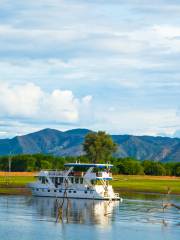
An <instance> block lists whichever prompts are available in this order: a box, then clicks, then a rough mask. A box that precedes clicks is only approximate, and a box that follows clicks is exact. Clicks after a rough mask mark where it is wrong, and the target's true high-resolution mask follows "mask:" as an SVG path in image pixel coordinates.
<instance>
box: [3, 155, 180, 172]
mask: <svg viewBox="0 0 180 240" xmlns="http://www.w3.org/2000/svg"><path fill="white" fill-rule="evenodd" d="M76 161H77V162H79V161H80V162H82V163H85V162H89V161H88V159H87V158H86V157H85V156H80V157H54V156H51V155H44V154H33V155H27V154H26V155H16V156H10V157H9V156H3V157H0V171H8V170H9V162H10V165H11V171H14V172H23V171H39V170H41V169H63V168H64V163H67V162H76ZM110 162H111V163H112V164H113V165H114V167H113V169H112V172H113V173H115V174H127V175H144V174H146V175H156V176H165V175H167V176H180V162H178V163H173V162H172V163H160V162H154V161H148V160H145V161H138V160H136V159H133V158H112V159H111V161H110Z"/></svg>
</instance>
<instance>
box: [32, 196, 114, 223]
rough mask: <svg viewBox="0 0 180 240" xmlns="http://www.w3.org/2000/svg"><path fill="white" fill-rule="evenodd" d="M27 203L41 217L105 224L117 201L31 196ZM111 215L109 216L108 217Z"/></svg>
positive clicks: (112, 216) (68, 221) (112, 215)
mask: <svg viewBox="0 0 180 240" xmlns="http://www.w3.org/2000/svg"><path fill="white" fill-rule="evenodd" d="M29 204H30V205H31V206H32V207H33V208H34V209H36V211H37V213H38V214H39V215H40V216H41V217H42V218H46V219H47V218H51V220H52V219H53V220H54V221H56V222H58V221H59V222H60V221H62V222H67V223H79V224H88V225H89V224H100V225H102V226H107V225H108V224H109V221H110V219H112V218H114V217H115V212H116V210H117V208H118V206H119V202H118V201H97V200H85V199H82V200H80V199H64V200H62V199H55V198H46V197H43V198H42V197H33V198H32V199H31V201H30V202H29ZM109 216H111V218H109Z"/></svg>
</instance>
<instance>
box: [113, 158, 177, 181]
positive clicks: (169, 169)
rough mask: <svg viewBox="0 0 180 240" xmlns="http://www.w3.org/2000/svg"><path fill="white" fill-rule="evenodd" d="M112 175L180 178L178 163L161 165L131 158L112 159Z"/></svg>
mask: <svg viewBox="0 0 180 240" xmlns="http://www.w3.org/2000/svg"><path fill="white" fill-rule="evenodd" d="M111 162H112V163H113V164H114V167H113V173H117V174H125V175H151V176H177V177H178V176H180V162H178V163H173V162H172V163H161V162H154V161H148V160H145V161H138V160H136V159H133V158H118V159H116V158H114V159H112V161H111Z"/></svg>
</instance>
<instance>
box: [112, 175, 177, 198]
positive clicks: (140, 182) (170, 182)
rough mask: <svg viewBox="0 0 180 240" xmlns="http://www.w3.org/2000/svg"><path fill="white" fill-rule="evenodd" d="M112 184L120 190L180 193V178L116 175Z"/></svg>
mask: <svg viewBox="0 0 180 240" xmlns="http://www.w3.org/2000/svg"><path fill="white" fill-rule="evenodd" d="M112 186H113V187H114V188H115V190H116V191H120V192H141V193H142V192H144V193H164V194H167V193H168V191H169V192H170V193H171V194H180V178H177V177H155V176H131V175H115V176H114V179H113V181H112Z"/></svg>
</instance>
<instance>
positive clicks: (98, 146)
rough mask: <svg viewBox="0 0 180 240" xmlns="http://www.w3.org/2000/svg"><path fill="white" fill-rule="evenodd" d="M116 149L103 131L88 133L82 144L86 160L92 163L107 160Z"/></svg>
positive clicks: (114, 144) (109, 137)
mask: <svg viewBox="0 0 180 240" xmlns="http://www.w3.org/2000/svg"><path fill="white" fill-rule="evenodd" d="M116 149H117V145H116V143H114V142H113V140H112V138H111V136H110V135H108V134H106V133H105V132H103V131H99V132H97V133H96V132H91V133H88V134H87V135H86V137H85V141H84V144H83V150H84V151H85V152H86V156H87V158H88V159H89V160H90V161H91V162H93V163H97V162H101V161H107V160H109V159H110V158H111V156H112V154H113V153H114V152H115V151H116Z"/></svg>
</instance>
